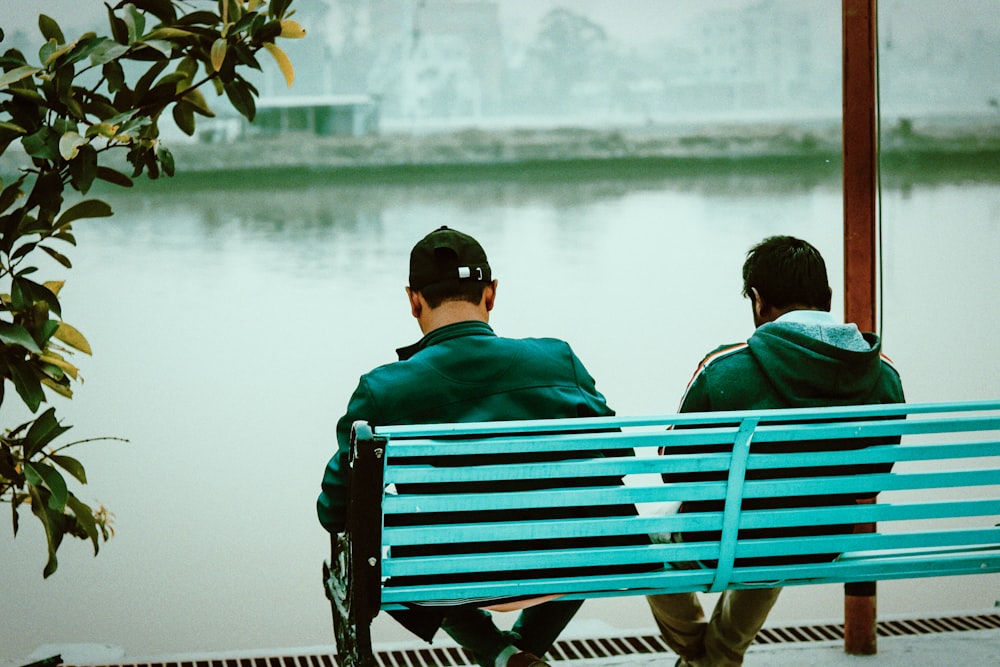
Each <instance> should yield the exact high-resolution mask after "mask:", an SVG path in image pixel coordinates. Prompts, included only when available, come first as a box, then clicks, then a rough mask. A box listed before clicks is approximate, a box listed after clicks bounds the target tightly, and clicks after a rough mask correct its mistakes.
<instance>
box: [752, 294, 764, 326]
mask: <svg viewBox="0 0 1000 667" xmlns="http://www.w3.org/2000/svg"><path fill="white" fill-rule="evenodd" d="M750 303H751V304H753V315H754V319H755V320H760V319H761V318H762V317H763V312H764V299H763V298H761V296H760V292H758V291H757V288H756V287H751V288H750Z"/></svg>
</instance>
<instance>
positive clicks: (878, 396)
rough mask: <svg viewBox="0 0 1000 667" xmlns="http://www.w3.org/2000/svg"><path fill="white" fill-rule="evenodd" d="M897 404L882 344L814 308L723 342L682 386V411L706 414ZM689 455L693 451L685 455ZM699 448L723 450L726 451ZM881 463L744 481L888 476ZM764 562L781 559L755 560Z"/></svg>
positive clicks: (763, 473) (770, 504) (846, 498)
mask: <svg viewBox="0 0 1000 667" xmlns="http://www.w3.org/2000/svg"><path fill="white" fill-rule="evenodd" d="M903 401H904V397H903V387H902V384H901V382H900V378H899V373H898V372H897V371H896V369H895V367H894V366H893V365H892V363H891V362H890V361H889V359H888V358H887V357H885V356H884V355H882V353H881V341H880V340H879V338H878V336H876V335H875V334H872V333H861V332H859V331H858V328H857V327H856V326H855V325H853V324H840V323H837V322H836V321H835V320H834V319H833V317H832V316H831V315H830V314H829V313H826V312H821V311H793V312H792V313H789V314H786V315H785V316H783V317H781V318H778V319H777V320H776V321H774V322H770V323H768V324H764V325H762V326H760V327H758V328H757V330H756V331H754V333H753V335H752V336H751V337H750V339H749V340H747V341H746V342H745V343H738V344H735V345H725V346H721V347H719V348H716V349H715V350H713V351H712V352H711V353H709V354H708V355H707V356H706V357H705V359H704V360H702V362H701V364H699V366H698V369H697V370H696V371H695V374H694V377H693V378H692V379H691V382H690V383H689V384H688V387H687V390H686V391H685V393H684V397H683V399H682V401H681V407H680V411H681V412H710V411H727V410H750V409H771V408H801V407H821V406H847V405H867V404H878V403H901V402H903ZM876 444H885V443H884V442H882V441H871V442H865V441H860V442H859V441H856V440H854V441H830V440H824V441H811V442H797V443H769V444H766V445H760V446H756V447H754V448H753V449H754V451H761V452H768V453H779V452H784V451H804V450H805V451H825V450H826V451H828V450H836V449H844V448H851V449H854V448H860V447H865V446H871V445H876ZM687 451H690V452H691V453H696V452H695V451H694V450H687ZM700 451H704V452H720V451H728V448H727V447H725V446H722V447H720V446H713V447H705V448H703V449H701V450H700ZM887 471H888V469H887V468H885V467H884V466H861V465H859V466H840V467H824V468H813V469H810V470H800V469H788V470H785V471H780V470H779V471H768V470H759V471H750V472H748V474H747V479H768V478H775V477H781V476H795V475H798V474H804V475H812V476H823V475H851V474H864V473H873V472H887ZM717 478H718V475H717V474H715V475H713V474H711V473H707V474H706V473H701V474H697V473H693V474H669V473H668V474H665V475H663V479H664V481H665V482H668V483H670V482H682V481H694V480H704V479H717ZM859 498H860V497H859V496H853V495H843V496H829V495H827V496H809V497H794V498H783V499H767V498H764V499H751V500H744V502H743V505H742V507H743V509H744V510H750V509H768V508H779V507H822V506H831V505H843V504H853V503H854V502H856V501H857V500H858V499H859ZM721 509H722V503H721V501H703V502H689V503H684V504H683V505H682V507H681V511H682V512H698V511H720V510H721ZM852 531H853V526H847V525H835V526H819V527H817V526H806V527H796V528H783V529H767V530H759V531H740V534H741V537H744V536H752V537H760V538H767V537H775V536H783V537H790V536H802V535H825V534H842V533H849V532H852ZM708 538H713V536H712V535H709V534H701V533H693V534H690V533H689V534H685V535H684V536H683V538H682V539H683V540H684V541H698V540H699V539H708ZM835 556H836V554H819V555H817V556H816V560H819V561H822V560H830V559H832V558H833V557H835ZM760 560H764V561H766V562H768V563H778V562H782V561H781V559H777V558H775V559H760Z"/></svg>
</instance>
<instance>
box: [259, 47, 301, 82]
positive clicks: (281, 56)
mask: <svg viewBox="0 0 1000 667" xmlns="http://www.w3.org/2000/svg"><path fill="white" fill-rule="evenodd" d="M264 48H265V49H267V52H268V53H270V54H271V55H272V56H274V60H275V62H277V63H278V67H279V68H280V69H281V73H282V74H284V75H285V82H286V83H287V84H288V87H289V88H291V87H292V82H294V81H295V70H294V69H293V68H292V61H291V60H289V59H288V56H287V55H285V52H284V51H282V50H281V49H279V48H278V47H277V46H275V45H274V44H270V43H267V44H264Z"/></svg>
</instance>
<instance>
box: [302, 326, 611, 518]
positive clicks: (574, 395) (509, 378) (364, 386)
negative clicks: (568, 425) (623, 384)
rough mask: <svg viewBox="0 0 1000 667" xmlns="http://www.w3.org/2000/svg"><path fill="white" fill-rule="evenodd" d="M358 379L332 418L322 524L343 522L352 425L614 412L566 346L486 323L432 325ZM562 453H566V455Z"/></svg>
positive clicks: (320, 504)
mask: <svg viewBox="0 0 1000 667" xmlns="http://www.w3.org/2000/svg"><path fill="white" fill-rule="evenodd" d="M397 352H398V354H399V358H400V360H399V361H398V362H395V363H391V364H387V365H385V366H380V367H379V368H376V369H374V370H372V371H371V372H369V373H366V374H365V375H364V376H362V377H361V381H360V382H359V383H358V387H357V389H355V390H354V394H353V396H351V400H350V402H349V403H348V406H347V413H346V414H345V415H344V416H343V417H341V418H340V421H339V422H338V423H337V453H336V454H334V455H333V458H331V459H330V462H329V463H328V464H327V467H326V472H325V474H324V476H323V483H322V493H321V494H320V496H319V500H318V501H317V511H318V514H319V520H320V523H322V524H323V527H324V528H326V529H327V530H328V531H330V532H332V533H333V532H338V531H340V530H343V527H344V519H345V516H344V512H345V507H346V504H347V484H348V476H347V470H348V458H347V457H348V451H349V446H350V434H351V424H352V423H353V422H354V421H355V420H358V419H364V420H366V421H368V422H369V423H371V424H372V425H373V426H390V425H394V424H434V423H449V422H472V421H493V420H513V419H541V418H558V417H597V416H605V415H613V414H614V411H613V410H612V409H611V408H609V407H608V405H607V403H605V400H604V397H603V396H602V395H601V394H600V393H599V392H598V391H597V388H596V387H595V385H594V379H593V378H592V377H591V376H590V374H589V373H588V372H587V369H585V368H584V367H583V364H582V363H581V362H580V360H579V359H578V358H577V357H576V355H575V354H574V353H573V350H572V349H571V348H570V346H569V344H567V343H566V342H564V341H561V340H556V339H552V338H526V339H511V338H501V337H499V336H497V335H496V334H495V333H493V329H491V328H490V326H489V325H488V324H486V323H484V322H478V321H468V322H459V323H457V324H452V325H449V326H446V327H441V328H440V329H436V330H434V331H432V332H430V333H429V334H427V335H426V336H424V337H423V339H421V340H420V341H419V342H418V343H417V344H416V345H413V346H410V347H408V348H403V349H400V350H398V351H397ZM559 458H567V456H566V454H565V453H564V454H563V455H562V456H560V457H559Z"/></svg>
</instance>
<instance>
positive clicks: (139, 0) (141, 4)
mask: <svg viewBox="0 0 1000 667" xmlns="http://www.w3.org/2000/svg"><path fill="white" fill-rule="evenodd" d="M132 3H133V4H134V5H135V6H136V7H138V8H139V9H142V10H143V11H146V12H149V13H150V14H152V15H153V16H155V17H156V18H158V19H160V20H161V21H163V22H164V23H167V24H170V23H176V22H177V12H176V11H175V9H174V3H173V2H171V1H170V0H132Z"/></svg>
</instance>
